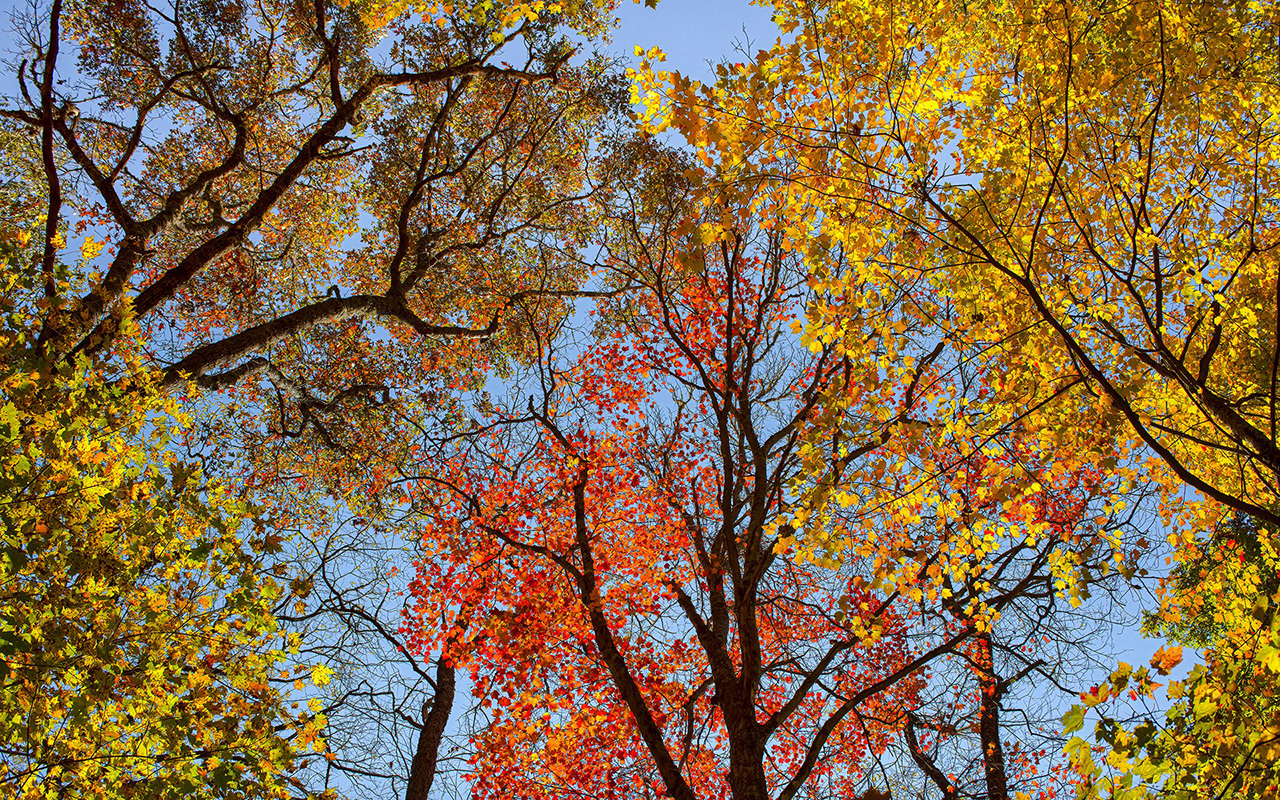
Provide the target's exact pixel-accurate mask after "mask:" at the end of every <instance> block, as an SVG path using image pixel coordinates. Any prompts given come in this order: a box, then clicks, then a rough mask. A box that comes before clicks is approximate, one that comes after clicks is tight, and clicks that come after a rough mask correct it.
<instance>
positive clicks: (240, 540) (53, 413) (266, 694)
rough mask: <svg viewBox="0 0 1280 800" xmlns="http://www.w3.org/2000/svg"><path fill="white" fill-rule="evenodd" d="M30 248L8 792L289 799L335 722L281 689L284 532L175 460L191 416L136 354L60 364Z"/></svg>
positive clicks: (3, 736)
mask: <svg viewBox="0 0 1280 800" xmlns="http://www.w3.org/2000/svg"><path fill="white" fill-rule="evenodd" d="M16 260H17V259H16V258H15V257H14V249H13V247H12V246H6V249H5V253H4V257H3V262H2V263H3V269H2V270H0V524H2V527H0V686H3V690H2V691H0V797H6V798H23V800H35V798H55V797H57V798H82V797H83V798H88V797H108V798H109V797H153V798H185V797H192V796H195V795H197V794H198V795H199V796H212V797H221V798H249V797H287V796H289V788H290V782H289V777H288V773H289V771H290V770H292V769H293V768H294V766H295V763H296V761H297V759H298V758H299V757H300V755H301V754H303V753H305V752H307V751H310V750H314V751H316V752H319V751H321V750H322V749H323V741H322V740H321V739H320V738H319V733H320V730H321V728H322V727H323V724H324V719H323V717H322V716H320V715H317V714H315V713H314V709H312V710H303V711H302V712H296V711H290V710H289V709H288V708H287V707H286V706H287V704H286V702H285V700H284V698H283V696H282V694H281V692H280V690H279V688H278V687H277V683H279V682H280V681H281V678H283V677H288V678H289V679H290V680H292V679H293V678H294V677H295V676H294V675H293V674H292V673H291V672H288V671H287V670H288V669H289V667H290V662H291V660H292V659H291V657H290V655H289V654H290V652H293V653H296V652H297V642H296V641H293V642H291V641H287V640H286V639H285V638H283V637H282V636H281V633H280V631H279V630H278V628H277V625H276V620H275V617H274V616H273V611H272V609H273V605H274V603H275V598H277V597H278V596H279V595H280V593H281V587H280V586H278V585H277V583H276V581H275V580H274V579H273V578H272V576H271V571H270V570H271V564H270V558H271V556H270V555H269V554H270V553H271V552H272V551H273V550H275V551H278V550H279V543H278V542H277V541H273V540H272V539H271V538H269V537H267V536H265V535H263V533H262V529H261V528H258V529H255V526H254V524H253V523H254V519H253V516H252V512H251V509H249V508H247V507H245V506H244V505H243V504H241V503H240V502H238V501H237V500H236V499H235V497H234V496H233V494H232V493H231V492H229V491H228V489H227V487H225V486H219V485H214V484H210V483H208V482H206V481H204V480H203V478H202V476H201V474H200V471H199V469H198V468H197V467H196V466H193V465H192V464H190V463H186V462H184V461H182V460H179V459H177V458H176V457H175V455H174V452H173V447H172V446H171V442H172V439H173V436H174V434H175V433H177V432H179V431H180V428H181V425H182V424H183V414H182V412H181V410H180V409H179V407H178V405H177V402H176V401H175V399H174V398H173V397H171V396H170V395H168V394H167V393H166V392H164V391H163V390H162V388H161V383H160V377H161V376H160V375H159V374H158V373H155V372H153V371H148V370H147V369H145V368H144V367H143V366H142V365H141V363H140V362H139V360H138V358H137V354H136V353H133V354H131V353H130V352H129V349H128V348H119V349H117V351H116V353H115V358H114V359H113V362H112V364H111V368H110V369H107V368H105V367H104V365H103V364H102V363H94V362H91V361H89V360H88V359H86V358H84V357H81V358H78V359H76V360H75V361H74V362H70V361H65V360H62V361H55V360H52V359H48V358H44V357H42V356H41V352H42V350H41V348H40V347H38V345H37V343H36V337H35V334H36V332H37V331H38V324H39V320H38V319H37V318H36V317H35V315H34V312H35V310H37V309H38V307H39V306H38V304H34V303H31V302H29V301H30V300H31V299H32V298H33V297H35V296H37V293H38V289H39V287H38V284H35V280H36V279H38V277H39V276H31V274H30V271H29V270H22V269H20V268H19V265H18V264H17V263H15V262H16ZM63 278H64V279H66V278H67V276H66V275H64V276H63ZM33 284H35V285H33ZM308 677H309V676H308Z"/></svg>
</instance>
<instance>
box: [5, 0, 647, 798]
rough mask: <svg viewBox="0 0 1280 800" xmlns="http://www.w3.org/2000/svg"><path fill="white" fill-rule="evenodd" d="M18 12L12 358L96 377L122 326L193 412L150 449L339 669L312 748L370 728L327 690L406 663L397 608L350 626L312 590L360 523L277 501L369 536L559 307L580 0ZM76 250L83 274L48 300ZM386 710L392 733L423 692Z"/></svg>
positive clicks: (570, 242)
mask: <svg viewBox="0 0 1280 800" xmlns="http://www.w3.org/2000/svg"><path fill="white" fill-rule="evenodd" d="M33 8H36V9H37V10H38V11H39V12H40V13H39V14H37V15H35V17H34V18H33V19H31V20H27V23H28V24H27V26H26V28H25V29H24V30H23V33H22V38H23V39H24V40H25V42H24V43H25V45H26V51H27V52H26V53H25V55H27V60H25V61H23V62H22V64H21V67H20V68H19V70H18V80H19V88H20V91H21V95H20V96H19V97H15V98H12V100H11V101H9V102H6V103H5V105H6V108H4V109H3V110H2V111H0V114H2V115H3V116H4V117H5V119H6V122H7V123H8V124H11V125H12V126H13V128H14V130H15V131H16V134H15V135H14V137H13V138H14V139H15V141H18V142H26V143H31V142H32V141H33V140H34V141H36V142H37V144H35V146H34V150H36V156H37V157H36V159H35V160H34V164H35V174H36V175H38V176H39V180H38V181H37V182H36V183H37V184H42V189H43V190H44V191H40V192H34V193H31V196H29V197H25V198H22V199H23V202H25V203H26V204H27V205H31V203H32V202H35V203H37V204H38V217H39V220H40V223H41V224H40V228H41V229H42V234H40V235H37V236H36V237H35V240H34V246H35V247H36V248H37V252H36V254H35V257H34V259H33V260H32V261H31V262H30V264H29V265H28V264H24V266H29V268H30V269H31V270H33V271H34V272H35V274H37V275H39V276H40V280H36V281H33V282H31V283H30V287H29V288H30V290H29V291H28V292H27V293H26V294H24V295H23V303H24V304H25V305H24V308H25V309H27V311H29V312H30V313H31V314H33V315H38V318H39V319H40V321H41V323H42V327H41V330H40V331H39V333H38V339H39V343H40V345H41V346H43V347H44V348H46V349H47V350H48V351H49V352H50V353H52V355H51V357H52V358H54V359H55V360H56V359H61V360H62V361H64V362H65V363H66V364H68V365H75V364H77V363H79V361H78V359H80V358H81V357H82V356H84V357H89V358H90V359H93V363H95V364H97V365H103V364H111V363H114V360H115V359H117V358H118V357H119V356H118V353H117V351H118V350H119V349H120V348H122V347H126V344H127V343H128V342H130V341H132V338H131V336H130V335H128V334H127V333H125V328H126V327H127V325H126V323H125V321H126V320H131V321H133V323H136V324H137V325H138V326H139V327H140V329H141V331H142V333H141V345H140V346H141V348H142V353H143V356H142V358H143V360H144V361H145V362H147V363H149V364H150V365H152V366H154V367H157V368H159V369H161V370H162V371H163V381H162V382H163V386H164V387H165V389H166V390H167V391H169V392H179V393H181V392H184V391H185V392H187V395H186V396H185V397H184V400H185V401H186V408H187V409H188V410H189V411H192V412H193V413H195V414H196V415H197V417H198V419H197V424H196V425H193V426H191V427H188V428H186V429H185V430H184V431H183V432H182V433H180V434H179V440H178V441H177V442H175V444H174V446H175V447H185V448H186V449H187V451H188V453H189V454H190V456H191V457H192V458H193V459H199V460H200V461H201V463H202V464H204V465H205V468H206V469H207V471H208V472H209V473H210V474H211V475H215V476H218V477H221V478H223V479H225V480H226V481H227V484H228V485H231V486H234V487H235V489H236V491H237V493H238V494H239V495H240V498H241V499H246V500H252V501H257V502H259V503H260V507H261V509H262V515H261V520H260V521H261V522H262V523H263V524H266V525H269V526H270V527H272V528H273V529H275V530H276V532H277V534H279V533H282V532H284V531H287V530H290V529H293V530H296V531H298V532H299V533H300V534H302V533H305V534H306V535H307V536H308V537H310V538H303V537H302V536H299V537H297V538H295V539H291V540H286V541H284V542H282V543H281V544H282V546H283V547H285V548H286V549H287V551H286V553H282V554H280V558H281V560H285V556H286V555H287V556H288V559H287V560H289V561H290V562H291V564H290V566H289V567H288V572H287V574H283V575H278V576H276V577H279V578H281V580H280V584H281V588H282V595H281V596H279V597H278V598H275V599H276V601H277V602H276V604H275V605H274V607H273V608H272V611H273V613H274V615H275V618H276V619H278V620H281V621H282V622H283V623H284V624H286V625H288V626H290V629H291V630H292V631H293V632H294V633H297V634H300V635H303V636H305V637H307V638H306V640H305V642H304V644H303V646H304V647H306V648H307V652H308V657H314V658H315V659H316V660H317V661H319V662H320V663H322V664H325V665H328V666H331V667H333V668H334V669H335V670H338V669H340V668H342V667H346V668H345V669H341V671H340V672H339V681H337V682H336V683H335V686H334V687H333V688H332V692H333V694H330V695H327V696H326V697H325V699H324V703H325V704H324V705H323V706H322V707H323V708H324V709H326V710H327V711H329V712H332V713H333V714H334V715H335V716H334V722H335V724H336V725H338V726H339V727H337V728H333V731H332V732H334V733H338V732H341V731H347V730H350V728H343V727H341V726H342V725H344V724H346V723H347V722H350V721H351V720H353V719H355V718H357V717H358V716H359V714H361V713H364V712H371V713H373V712H376V711H377V706H376V703H375V704H374V705H373V706H369V707H367V708H364V711H360V710H359V706H358V704H357V702H356V701H357V700H359V699H360V698H364V699H365V700H368V701H369V702H370V703H373V702H374V700H373V699H372V695H370V694H368V693H363V694H362V693H361V692H356V693H355V694H354V695H350V694H345V690H346V689H348V688H351V687H350V686H348V685H347V684H346V683H345V682H344V681H345V678H347V677H352V681H353V685H356V686H358V685H359V684H360V682H361V681H366V680H372V678H371V676H370V675H368V674H366V675H363V676H359V677H354V676H353V672H354V665H358V664H362V663H363V664H366V665H367V664H369V663H371V662H372V661H376V660H377V659H378V658H381V657H383V656H385V657H386V658H389V659H396V658H400V659H401V660H400V661H399V667H398V668H397V669H404V670H408V671H410V672H412V670H413V669H415V668H417V667H418V666H419V665H417V664H416V663H414V662H412V661H410V660H407V659H404V658H403V657H402V656H400V654H399V653H398V652H397V651H396V648H397V647H398V643H397V642H396V641H395V639H396V636H397V634H396V633H395V627H396V624H397V618H396V617H397V614H396V612H392V613H391V615H390V616H391V619H390V620H389V627H388V620H387V619H386V617H385V616H379V617H377V619H378V621H377V624H373V623H370V621H369V619H368V618H367V617H368V616H369V612H370V609H371V608H372V609H374V610H375V611H377V610H378V609H381V610H383V611H385V598H383V599H382V600H381V601H375V602H374V603H373V604H369V603H368V602H367V601H368V598H369V594H370V593H371V592H373V591H376V590H377V589H380V588H384V587H385V586H386V585H387V584H386V583H385V582H383V581H382V580H381V577H380V576H374V575H356V576H354V577H353V579H352V580H350V581H339V580H337V579H336V578H335V573H337V572H339V571H341V570H342V569H346V568H349V567H350V566H351V564H352V563H353V562H352V561H346V562H342V563H339V562H341V561H342V558H343V557H345V556H346V555H349V554H351V553H353V552H358V550H357V548H359V547H363V543H362V542H361V538H360V537H361V535H362V534H363V533H365V532H367V531H368V528H369V526H367V525H352V526H350V527H348V528H346V529H341V530H334V529H332V528H330V527H327V526H328V521H324V520H317V519H315V518H314V517H312V518H309V516H308V514H307V513H306V511H305V510H302V509H300V508H299V506H300V502H301V501H300V500H299V499H298V498H296V497H295V498H281V497H280V495H279V493H278V488H279V487H280V485H281V484H282V482H283V481H288V483H287V486H288V487H289V488H290V489H291V490H292V491H294V492H295V493H298V494H302V493H306V496H307V498H308V499H309V500H311V501H312V502H313V503H316V502H318V503H326V502H327V503H331V504H344V505H347V506H349V507H350V509H352V510H353V513H352V514H351V516H355V515H356V514H360V515H363V516H364V517H366V518H368V519H373V520H374V521H375V523H381V522H384V521H385V518H386V513H385V512H386V509H387V508H388V506H390V507H392V508H393V507H394V504H390V503H386V504H384V503H383V502H382V500H383V499H384V496H383V495H381V494H380V493H381V492H383V491H384V490H385V489H386V488H387V484H388V482H389V481H390V480H391V479H392V478H394V476H395V474H396V473H395V465H396V463H397V462H398V460H399V459H401V458H402V457H403V454H401V453H399V452H398V450H397V448H398V445H397V443H396V437H397V435H398V433H399V426H400V425H401V424H407V423H406V420H408V421H411V422H415V423H416V422H417V417H419V416H421V417H429V416H431V415H438V416H442V417H445V418H446V419H448V418H449V417H450V415H451V414H453V413H455V405H454V403H453V402H452V400H453V398H452V395H453V394H455V393H457V392H458V391H460V390H461V389H463V388H470V387H472V386H473V385H474V384H476V383H478V382H480V381H482V380H484V378H485V377H486V376H487V375H488V374H489V372H490V371H491V370H493V369H500V368H502V367H503V365H504V363H505V362H506V361H507V360H508V359H518V358H519V357H521V355H522V354H523V352H524V350H525V348H526V346H527V341H528V338H529V337H528V335H527V334H526V333H523V332H522V331H521V330H520V329H519V326H516V328H514V329H512V328H509V327H508V326H507V321H508V318H509V317H511V316H513V315H514V314H515V313H516V312H517V311H521V310H522V309H523V314H522V317H521V320H522V322H524V323H526V324H530V325H543V324H548V321H550V320H554V319H555V318H557V317H558V316H559V315H561V314H563V313H564V312H565V309H564V307H563V303H557V302H543V303H541V305H540V306H539V308H540V309H541V311H542V313H543V315H544V316H545V317H546V319H532V318H530V317H529V316H528V314H527V310H528V307H522V303H523V302H524V301H525V300H527V299H532V298H557V297H565V296H572V295H575V294H578V293H580V292H581V290H582V289H583V287H582V283H583V282H584V280H585V279H586V269H585V268H584V267H583V265H582V264H581V262H580V260H579V249H580V247H581V246H582V242H583V241H584V239H585V238H586V236H587V233H588V231H589V230H590V228H591V225H592V220H593V219H594V218H595V216H596V215H597V213H598V210H597V207H596V205H595V204H594V201H593V196H594V195H596V194H597V193H598V192H599V191H600V190H601V188H602V187H606V186H608V185H609V183H610V181H612V180H613V178H614V177H615V176H614V174H613V171H612V170H613V166H611V164H610V162H609V161H608V159H607V157H606V156H607V154H608V152H609V149H610V147H611V146H612V143H611V142H610V141H607V139H608V137H610V136H614V137H616V138H619V139H625V138H626V136H625V133H623V134H619V133H618V132H617V131H616V130H615V128H616V127H617V124H618V123H619V122H621V119H622V108H623V103H624V101H625V87H624V86H623V84H622V82H621V78H620V76H619V75H617V74H615V71H614V70H613V67H612V65H611V64H609V63H608V61H607V60H606V59H604V58H601V57H599V56H596V55H594V54H588V53H577V52H575V49H574V48H575V45H571V44H570V40H571V39H572V40H573V41H576V42H579V43H582V42H583V40H584V39H585V40H586V43H587V44H588V45H589V44H590V43H591V42H592V41H593V40H594V39H595V38H596V37H598V36H599V35H600V34H601V33H602V31H603V29H604V26H605V25H606V24H607V21H608V19H609V17H608V15H607V12H608V10H609V4H608V3H594V2H587V3H579V2H573V1H572V0H571V1H570V2H563V3H550V4H548V3H543V2H536V3H519V2H517V3H497V4H495V3H493V2H483V3H471V4H450V5H442V4H435V3H398V2H380V1H378V0H374V1H373V2H357V3H347V2H337V3H332V2H319V3H304V4H298V3H280V2H267V3H253V4H247V5H246V4H240V3H220V2H201V3H187V2H171V3H162V4H159V5H155V4H147V3H136V2H128V1H126V2H121V3H109V4H106V5H103V4H100V3H92V2H76V0H68V2H61V1H60V0H55V2H52V3H50V4H48V5H46V6H39V7H35V6H33ZM579 46H580V45H579ZM17 134H25V138H20V137H19V136H18V135H17ZM6 135H8V134H6ZM32 197H34V198H35V200H34V201H33V200H32V199H31V198H32ZM80 240H84V241H85V242H86V246H87V247H88V248H89V250H95V249H96V251H97V252H100V253H101V255H100V256H97V257H96V258H92V259H91V260H92V261H93V262H94V266H95V267H96V269H97V271H96V272H95V271H94V270H90V269H86V270H83V271H81V272H80V273H78V274H77V275H75V276H74V277H72V278H71V279H69V280H66V281H65V283H64V282H63V281H64V279H65V278H66V276H64V275H62V273H61V272H60V271H59V270H60V266H59V265H60V263H61V260H62V258H63V257H64V256H65V254H66V251H67V249H68V244H69V243H70V242H78V241H80ZM586 293H588V294H589V293H590V292H589V291H588V292H586ZM128 346H132V345H128ZM188 379H194V381H195V387H197V388H193V387H191V386H190V385H189V384H188ZM199 391H203V392H205V393H217V395H216V396H210V394H206V395H205V396H203V397H200V396H199V394H198V393H199ZM388 421H390V424H384V423H387V422H388ZM326 492H327V493H329V494H327V495H326ZM341 515H342V512H341V511H340V510H338V511H335V516H341ZM320 516H323V515H320ZM362 529H363V530H362ZM347 533H352V534H353V536H352V537H351V538H347V539H344V537H345V536H346V534H347ZM272 535H273V536H275V535H276V534H272ZM380 544H385V542H382V543H380ZM364 552H369V551H367V550H366V551H364ZM365 566H367V565H365ZM282 569H283V567H282ZM345 577H352V576H351V575H350V573H348V575H347V576H345ZM286 579H290V580H286ZM353 591H354V592H355V593H354V594H353ZM298 603H302V604H303V606H302V607H301V610H299V607H298V605H297V604H298ZM379 626H381V627H379ZM384 633H386V634H390V635H389V636H384V635H383V634H384ZM321 634H323V635H326V636H328V635H332V636H333V637H334V638H333V639H324V640H319V639H316V638H312V637H316V636H320V635H321ZM396 671H397V670H391V672H396ZM276 680H277V681H278V682H279V685H280V686H281V687H285V690H286V691H287V687H288V686H289V685H290V683H291V682H292V681H291V677H284V678H280V677H277V679H276ZM407 689H408V694H406V695H405V696H404V697H401V698H399V700H398V701H397V703H396V709H395V710H396V711H397V712H399V711H403V710H404V706H403V703H402V702H401V701H404V702H409V700H410V699H412V700H415V701H418V702H421V701H422V700H424V699H430V695H428V696H427V697H426V698H424V697H423V694H422V692H421V691H419V690H418V689H416V688H414V687H413V686H412V685H409V686H408V687H407ZM298 693H300V692H299V690H295V694H298ZM337 700H343V702H342V703H339V704H337V705H334V704H333V702H331V701H337ZM437 705H439V706H440V708H441V709H442V713H447V711H448V708H447V707H446V705H445V704H443V701H441V702H440V703H438V704H437ZM409 710H410V717H411V718H410V720H409V721H408V724H412V723H413V720H412V716H415V715H417V713H416V712H417V709H414V708H410V709H409ZM348 711H350V712H351V714H349V715H348V714H347V712H348ZM426 713H427V712H426V711H425V710H424V711H423V712H422V715H426ZM389 720H397V722H396V724H397V725H399V724H400V723H403V722H405V720H404V719H402V718H400V717H398V716H396V715H395V714H387V715H383V717H382V719H380V721H379V723H378V724H387V723H388V721H389ZM417 721H418V722H419V723H421V722H423V720H422V719H421V718H420V717H419V719H418V720H417ZM437 744H438V742H437ZM352 750H354V748H352ZM413 752H422V753H426V750H425V749H422V748H416V749H415V750H414V751H413ZM329 755H330V756H334V758H335V760H333V761H325V762H323V763H322V762H318V761H317V762H315V764H313V766H315V767H317V768H318V769H319V771H320V772H321V773H324V774H322V775H321V776H320V778H318V780H317V782H316V783H314V784H311V786H312V787H314V786H325V785H327V784H326V783H325V781H326V780H327V773H328V772H329V771H330V770H332V769H339V770H340V769H341V768H344V767H349V768H350V769H351V770H353V771H354V772H352V773H351V774H355V772H358V771H361V770H364V771H367V772H383V771H384V770H382V768H381V767H380V766H371V762H370V759H369V758H365V759H358V760H357V761H356V762H355V763H349V762H347V761H345V760H342V759H337V758H336V756H335V754H333V753H330V754H329ZM410 760H412V759H410Z"/></svg>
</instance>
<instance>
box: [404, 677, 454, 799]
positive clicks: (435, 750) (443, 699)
mask: <svg viewBox="0 0 1280 800" xmlns="http://www.w3.org/2000/svg"><path fill="white" fill-rule="evenodd" d="M454 687H455V682H454V668H453V665H451V664H449V663H448V662H446V661H445V658H444V656H441V657H440V660H439V661H437V662H436V696H435V697H433V698H432V699H430V700H428V701H427V702H425V703H423V704H422V730H421V731H419V732H418V747H417V749H416V750H415V751H414V753H413V764H412V766H410V767H409V785H408V786H407V787H406V788H405V790H404V800H427V796H428V795H429V794H431V784H432V783H433V782H434V781H435V778H436V763H437V761H438V760H439V757H440V742H441V741H442V740H443V739H444V728H445V725H447V724H448V722H449V713H450V712H451V711H453V693H454Z"/></svg>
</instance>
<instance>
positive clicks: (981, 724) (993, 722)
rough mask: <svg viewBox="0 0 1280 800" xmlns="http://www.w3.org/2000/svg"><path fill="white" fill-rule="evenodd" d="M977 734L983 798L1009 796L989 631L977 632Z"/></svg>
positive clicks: (996, 799)
mask: <svg viewBox="0 0 1280 800" xmlns="http://www.w3.org/2000/svg"><path fill="white" fill-rule="evenodd" d="M978 659H979V667H980V669H979V671H978V685H979V687H981V693H982V698H981V704H980V705H979V707H978V736H979V737H980V739H981V741H982V769H983V772H984V773H986V778H987V800H1009V779H1008V776H1007V775H1006V774H1005V767H1004V748H1003V747H1002V746H1001V744H1000V694H1001V692H1000V682H999V679H998V678H997V677H996V673H995V666H994V664H993V663H992V659H991V635H990V634H988V633H982V634H979V635H978Z"/></svg>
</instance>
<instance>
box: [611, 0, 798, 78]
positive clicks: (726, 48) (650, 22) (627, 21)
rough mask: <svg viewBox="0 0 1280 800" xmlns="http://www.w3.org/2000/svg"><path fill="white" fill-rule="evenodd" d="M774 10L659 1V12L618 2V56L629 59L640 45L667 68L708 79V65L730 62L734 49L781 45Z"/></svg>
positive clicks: (720, 0) (735, 0)
mask: <svg viewBox="0 0 1280 800" xmlns="http://www.w3.org/2000/svg"><path fill="white" fill-rule="evenodd" d="M772 15H773V9H772V7H771V6H763V7H762V6H759V5H752V4H750V3H749V2H747V0H661V2H659V3H658V6H657V8H648V7H646V6H645V5H644V3H643V2H635V0H619V5H618V16H619V17H620V18H621V23H622V24H621V26H620V27H619V29H618V31H617V32H616V33H615V34H614V39H613V46H614V49H615V50H616V51H618V52H619V53H622V54H624V55H630V53H631V52H632V50H633V48H634V47H635V46H636V45H640V46H641V47H644V48H646V49H648V48H650V47H653V46H655V45H656V46H658V47H661V48H662V50H663V52H665V53H666V54H667V62H666V64H665V65H664V66H666V67H667V68H668V69H672V70H679V71H680V72H683V73H684V74H686V75H689V76H690V77H696V78H708V77H710V75H711V71H710V69H708V62H710V63H716V62H718V61H723V60H725V59H729V60H732V61H743V60H745V59H743V58H741V57H735V56H733V54H734V53H735V52H736V51H735V46H737V45H739V44H743V43H746V42H750V43H751V47H750V52H752V53H754V52H755V51H756V50H759V49H762V48H767V47H769V46H770V45H772V44H773V42H774V41H775V40H776V39H777V32H776V31H777V29H776V28H775V27H774V25H773V23H772V22H771V21H770V17H771V16H772Z"/></svg>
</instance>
